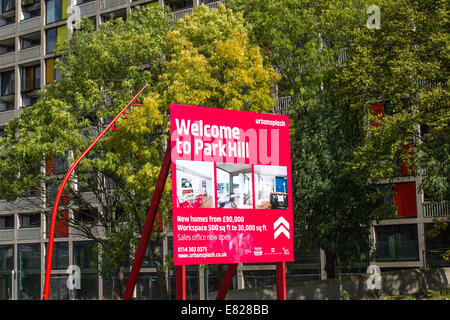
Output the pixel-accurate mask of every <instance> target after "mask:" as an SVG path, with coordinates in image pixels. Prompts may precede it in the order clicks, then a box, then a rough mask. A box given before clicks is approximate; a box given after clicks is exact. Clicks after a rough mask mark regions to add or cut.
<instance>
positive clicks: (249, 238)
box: [170, 104, 294, 265]
mask: <svg viewBox="0 0 450 320" xmlns="http://www.w3.org/2000/svg"><path fill="white" fill-rule="evenodd" d="M170 119H171V124H170V125H171V151H172V153H171V157H172V190H173V191H172V200H173V244H174V247H173V250H174V263H175V265H191V264H219V263H238V262H244V263H261V262H279V261H293V260H294V255H293V210H292V191H291V190H292V188H291V156H290V142H289V118H288V117H287V116H281V115H275V114H262V113H254V112H244V111H235V110H224V109H214V108H206V107H194V106H185V105H176V104H172V105H171V106H170Z"/></svg>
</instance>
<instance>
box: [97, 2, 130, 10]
mask: <svg viewBox="0 0 450 320" xmlns="http://www.w3.org/2000/svg"><path fill="white" fill-rule="evenodd" d="M122 4H125V0H101V1H100V10H104V9H109V8H114V7H117V6H120V5H122Z"/></svg>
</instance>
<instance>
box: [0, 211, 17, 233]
mask: <svg viewBox="0 0 450 320" xmlns="http://www.w3.org/2000/svg"><path fill="white" fill-rule="evenodd" d="M7 229H14V216H13V215H7V216H0V230H7Z"/></svg>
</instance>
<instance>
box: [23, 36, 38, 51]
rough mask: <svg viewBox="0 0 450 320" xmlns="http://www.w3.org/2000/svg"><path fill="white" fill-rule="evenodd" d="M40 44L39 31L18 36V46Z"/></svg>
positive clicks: (29, 46) (28, 46)
mask: <svg viewBox="0 0 450 320" xmlns="http://www.w3.org/2000/svg"><path fill="white" fill-rule="evenodd" d="M40 45H41V33H40V32H34V33H30V34H27V35H23V36H21V37H20V48H21V49H27V48H31V47H36V46H40Z"/></svg>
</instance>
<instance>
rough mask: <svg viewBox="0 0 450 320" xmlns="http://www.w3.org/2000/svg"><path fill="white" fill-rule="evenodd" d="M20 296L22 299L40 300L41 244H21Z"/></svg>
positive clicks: (19, 256) (18, 246)
mask: <svg viewBox="0 0 450 320" xmlns="http://www.w3.org/2000/svg"><path fill="white" fill-rule="evenodd" d="M17 250H18V257H17V258H18V261H17V262H18V266H19V270H18V271H19V272H18V277H17V280H18V281H17V282H18V285H17V286H18V292H19V294H18V297H19V299H22V300H38V299H40V293H41V245H40V244H39V243H30V244H19V245H17Z"/></svg>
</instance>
